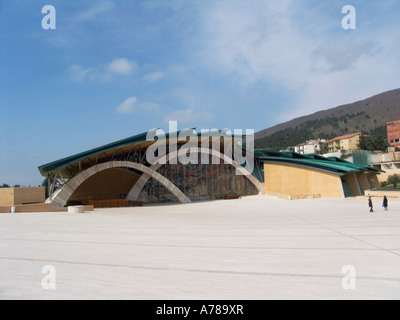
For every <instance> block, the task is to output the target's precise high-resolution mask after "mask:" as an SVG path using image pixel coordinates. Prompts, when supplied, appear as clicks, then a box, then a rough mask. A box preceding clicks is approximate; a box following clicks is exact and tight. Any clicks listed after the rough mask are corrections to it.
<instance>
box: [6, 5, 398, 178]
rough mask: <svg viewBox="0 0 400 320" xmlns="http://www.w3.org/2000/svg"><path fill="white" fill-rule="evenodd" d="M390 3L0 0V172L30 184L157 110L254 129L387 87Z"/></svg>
mask: <svg viewBox="0 0 400 320" xmlns="http://www.w3.org/2000/svg"><path fill="white" fill-rule="evenodd" d="M45 5H52V6H54V8H55V9H56V29H55V30H44V29H43V28H42V25H41V22H42V19H43V17H44V16H45V14H42V12H41V11H42V7H43V6H45ZM345 5H353V6H354V7H355V9H356V17H357V28H356V29H355V30H344V29H343V28H342V19H343V17H344V16H345V15H344V14H342V8H343V6H345ZM399 13H400V1H398V0H394V1H391V0H382V1H371V0H363V1H355V0H346V1H342V0H279V1H278V0H246V1H244V0H240V1H239V0H219V1H217V0H203V1H198V0H184V1H182V0H149V1H139V0H137V1H135V0H133V1H128V0H115V1H110V0H99V1H92V0H91V1H89V0H81V1H72V0H68V1H67V0H48V1H47V0H46V1H39V0H29V1H28V0H24V1H22V0H0V183H8V184H22V185H26V186H27V185H38V184H40V183H41V181H42V177H41V176H40V174H39V173H38V170H37V167H38V166H39V165H42V164H45V163H48V162H51V161H54V160H57V159H60V158H63V157H66V156H69V155H72V154H75V153H78V152H81V151H84V150H87V149H89V148H93V147H97V146H100V145H103V144H106V143H109V142H112V141H115V140H118V139H122V138H126V137H129V136H133V135H135V134H138V133H141V132H146V131H148V130H150V129H152V128H156V127H160V128H163V129H164V130H166V131H167V130H168V121H169V120H176V121H178V123H179V129H183V128H187V127H197V128H199V129H201V128H204V129H212V128H220V129H223V128H230V129H232V130H233V129H254V130H256V131H258V130H261V129H265V128H267V127H270V126H273V125H275V124H278V123H281V122H283V121H287V120H290V119H292V118H294V117H297V116H301V115H306V114H310V113H313V112H316V111H319V110H322V109H328V108H331V107H335V106H338V105H341V104H345V103H350V102H354V101H357V100H360V99H365V98H368V97H370V96H372V95H374V94H378V93H381V92H383V91H387V90H391V89H396V88H400V77H399V70H400V59H399V58H398V57H399V52H400V19H399V18H398V17H399Z"/></svg>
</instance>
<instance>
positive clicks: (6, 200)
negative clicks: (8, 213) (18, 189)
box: [0, 188, 14, 207]
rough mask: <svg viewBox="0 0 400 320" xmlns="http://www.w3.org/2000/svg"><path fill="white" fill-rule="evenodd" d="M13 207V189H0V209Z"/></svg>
mask: <svg viewBox="0 0 400 320" xmlns="http://www.w3.org/2000/svg"><path fill="white" fill-rule="evenodd" d="M13 205H14V189H11V188H6V189H3V188H1V189H0V207H1V206H13Z"/></svg>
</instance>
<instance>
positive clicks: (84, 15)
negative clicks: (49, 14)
mask: <svg viewBox="0 0 400 320" xmlns="http://www.w3.org/2000/svg"><path fill="white" fill-rule="evenodd" d="M113 7H114V4H113V3H112V2H111V1H109V0H105V1H97V2H96V3H95V4H94V5H93V6H92V7H90V8H89V9H88V10H85V11H82V12H81V13H80V14H79V15H77V16H76V18H75V19H76V20H77V21H82V22H85V21H91V20H94V19H95V18H98V17H99V16H101V15H104V14H106V13H108V12H109V11H110V10H111V9H112V8H113Z"/></svg>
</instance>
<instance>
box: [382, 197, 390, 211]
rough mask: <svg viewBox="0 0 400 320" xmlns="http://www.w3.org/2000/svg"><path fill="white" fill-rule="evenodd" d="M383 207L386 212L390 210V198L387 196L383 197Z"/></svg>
mask: <svg viewBox="0 0 400 320" xmlns="http://www.w3.org/2000/svg"><path fill="white" fill-rule="evenodd" d="M383 207H384V208H385V211H387V210H388V207H389V201H388V198H387V197H386V196H384V197H383Z"/></svg>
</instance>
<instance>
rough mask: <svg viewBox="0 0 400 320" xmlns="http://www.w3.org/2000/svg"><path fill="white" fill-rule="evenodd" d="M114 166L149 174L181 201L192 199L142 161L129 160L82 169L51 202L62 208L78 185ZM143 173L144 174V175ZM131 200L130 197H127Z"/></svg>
mask: <svg viewBox="0 0 400 320" xmlns="http://www.w3.org/2000/svg"><path fill="white" fill-rule="evenodd" d="M112 168H130V169H134V170H137V171H140V172H142V173H143V175H148V176H149V177H151V178H153V179H155V180H157V181H158V182H159V183H161V184H162V185H163V186H164V187H165V188H166V189H167V190H169V191H170V192H171V193H172V194H173V195H174V196H175V197H176V198H177V199H178V200H179V201H180V202H181V203H189V202H191V201H190V199H189V198H188V197H187V196H186V195H185V194H184V193H183V192H182V191H181V190H179V188H177V187H176V186H175V185H174V184H173V183H172V182H171V181H169V180H168V179H166V178H165V177H164V176H162V175H161V174H159V173H158V172H156V171H155V170H153V169H151V168H149V167H146V166H144V165H142V164H140V163H136V162H129V161H109V162H105V163H102V164H98V165H94V166H92V167H90V168H89V169H86V170H85V171H82V172H81V173H79V174H78V175H76V176H75V177H73V178H72V179H70V180H69V181H68V182H67V183H66V184H64V185H63V186H62V187H61V188H60V189H59V190H57V192H55V193H54V195H53V196H52V197H51V199H50V202H51V204H52V205H53V207H54V208H62V207H65V206H66V205H67V202H68V200H69V198H70V197H71V196H72V194H73V193H74V192H75V190H76V189H78V187H79V186H80V185H81V184H82V183H84V182H85V181H86V180H87V179H89V178H90V177H92V176H93V175H95V174H96V173H99V172H101V171H103V170H107V169H112ZM143 175H142V176H143ZM127 200H129V199H127Z"/></svg>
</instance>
